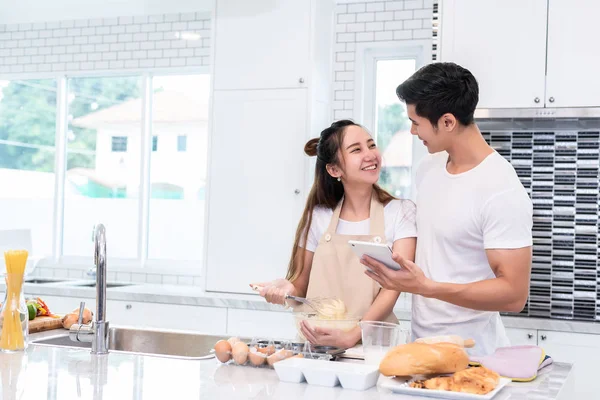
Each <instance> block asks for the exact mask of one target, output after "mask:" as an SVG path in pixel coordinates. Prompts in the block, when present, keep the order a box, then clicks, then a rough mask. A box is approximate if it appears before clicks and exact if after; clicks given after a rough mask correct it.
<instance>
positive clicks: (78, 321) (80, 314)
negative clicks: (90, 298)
mask: <svg viewBox="0 0 600 400" xmlns="http://www.w3.org/2000/svg"><path fill="white" fill-rule="evenodd" d="M84 309H85V301H82V302H81V303H79V317H78V318H77V324H78V325H80V326H81V323H82V322H83V310H84Z"/></svg>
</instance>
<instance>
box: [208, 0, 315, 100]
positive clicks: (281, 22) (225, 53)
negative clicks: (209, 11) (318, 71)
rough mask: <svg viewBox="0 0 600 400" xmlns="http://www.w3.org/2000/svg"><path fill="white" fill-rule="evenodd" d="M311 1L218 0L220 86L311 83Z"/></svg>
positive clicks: (217, 80)
mask: <svg viewBox="0 0 600 400" xmlns="http://www.w3.org/2000/svg"><path fill="white" fill-rule="evenodd" d="M310 22H311V0H252V1H248V0H219V1H217V8H216V24H215V38H216V43H217V44H216V46H215V68H214V74H215V79H214V85H215V89H216V90H230V89H275V88H297V87H303V86H305V85H307V84H308V79H309V69H310V67H309V63H310V45H311V43H310V26H311V24H310Z"/></svg>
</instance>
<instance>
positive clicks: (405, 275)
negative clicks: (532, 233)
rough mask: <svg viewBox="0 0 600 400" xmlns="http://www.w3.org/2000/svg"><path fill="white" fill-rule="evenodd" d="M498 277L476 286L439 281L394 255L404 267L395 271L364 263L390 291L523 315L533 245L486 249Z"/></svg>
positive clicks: (473, 307)
mask: <svg viewBox="0 0 600 400" xmlns="http://www.w3.org/2000/svg"><path fill="white" fill-rule="evenodd" d="M486 253H487V257H488V261H489V263H490V267H491V268H492V271H494V274H495V275H496V277H495V278H492V279H486V280H484V281H479V282H472V283H464V284H460V283H444V282H435V281H433V280H431V279H429V278H427V277H426V276H425V274H424V273H423V271H422V270H421V269H420V268H419V267H418V266H417V265H415V263H413V262H412V261H410V260H406V259H404V258H403V257H401V256H400V255H398V254H396V253H394V255H393V256H392V257H393V258H394V260H395V261H396V262H397V263H398V264H400V265H401V266H402V267H403V268H402V269H400V270H399V271H393V270H391V269H389V268H387V267H386V266H385V265H383V264H381V263H380V262H378V261H377V260H375V259H373V258H370V257H367V256H365V257H364V259H363V260H361V262H362V263H363V264H364V265H366V266H368V267H369V268H371V269H372V270H373V272H371V271H369V270H366V271H365V273H366V274H367V275H368V276H369V277H371V278H372V279H374V280H375V281H377V282H379V284H380V285H381V286H382V287H384V288H386V289H389V290H395V291H399V292H408V293H414V294H418V295H421V296H424V297H430V298H435V299H439V300H443V301H446V302H448V303H452V304H455V305H457V306H461V307H465V308H471V309H473V310H481V311H510V312H519V311H521V310H522V309H523V306H525V302H526V301H527V296H528V294H529V276H530V270H531V256H532V254H531V246H529V247H523V248H520V249H491V250H486Z"/></svg>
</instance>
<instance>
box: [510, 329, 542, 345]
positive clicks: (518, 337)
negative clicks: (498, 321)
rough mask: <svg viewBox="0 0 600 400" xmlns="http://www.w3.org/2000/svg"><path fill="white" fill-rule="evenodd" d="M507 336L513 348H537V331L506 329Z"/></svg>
mask: <svg viewBox="0 0 600 400" xmlns="http://www.w3.org/2000/svg"><path fill="white" fill-rule="evenodd" d="M506 334H507V335H508V339H509V340H510V344H511V346H521V345H533V346H535V345H536V344H537V330H535V329H521V328H506Z"/></svg>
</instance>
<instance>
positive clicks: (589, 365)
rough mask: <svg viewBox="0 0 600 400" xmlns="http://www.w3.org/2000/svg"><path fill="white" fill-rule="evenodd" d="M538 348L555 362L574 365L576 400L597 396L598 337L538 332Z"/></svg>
mask: <svg viewBox="0 0 600 400" xmlns="http://www.w3.org/2000/svg"><path fill="white" fill-rule="evenodd" d="M538 346H540V347H541V348H543V349H544V350H545V351H546V354H548V355H549V356H550V357H552V358H553V359H554V361H557V362H566V363H572V364H574V370H573V371H574V374H575V375H574V378H575V382H574V387H575V388H576V393H577V398H578V399H592V398H597V396H598V383H597V380H598V374H597V372H596V371H597V368H596V364H597V362H598V359H600V335H592V334H582V333H568V332H552V331H538Z"/></svg>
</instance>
